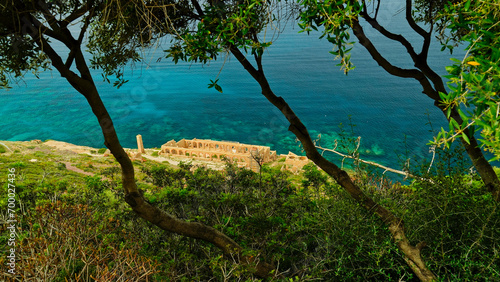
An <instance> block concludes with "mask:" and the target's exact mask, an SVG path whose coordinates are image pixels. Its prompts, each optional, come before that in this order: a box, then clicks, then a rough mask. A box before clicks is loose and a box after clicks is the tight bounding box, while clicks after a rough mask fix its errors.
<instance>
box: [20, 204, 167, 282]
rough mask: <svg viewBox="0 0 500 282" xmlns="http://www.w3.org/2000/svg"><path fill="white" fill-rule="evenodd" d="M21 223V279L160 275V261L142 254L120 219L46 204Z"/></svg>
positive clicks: (129, 278)
mask: <svg viewBox="0 0 500 282" xmlns="http://www.w3.org/2000/svg"><path fill="white" fill-rule="evenodd" d="M23 222H24V227H23V228H22V230H23V231H24V232H23V234H22V235H21V236H20V238H19V241H18V242H19V246H18V247H17V248H16V251H18V254H19V257H18V260H17V261H16V263H17V264H18V265H17V269H18V274H19V276H20V277H21V279H22V280H23V281H28V280H34V279H37V280H39V279H41V280H43V281H67V279H68V278H71V279H75V280H76V281H91V280H92V281H139V280H140V281H142V280H147V279H148V278H149V279H151V278H152V276H153V275H154V274H156V273H158V270H157V266H158V265H157V263H156V262H154V261H153V260H152V259H150V258H146V257H144V256H141V255H139V245H137V244H134V242H132V241H131V240H128V238H129V236H130V235H129V234H128V233H127V232H126V231H125V230H124V229H123V228H122V224H121V222H120V221H119V220H116V219H113V218H107V217H106V216H104V215H102V214H99V213H96V212H95V211H94V210H93V209H92V208H91V207H89V206H85V205H71V204H65V203H63V202H56V203H52V204H46V205H43V206H39V207H37V208H36V210H32V211H30V212H29V213H28V214H25V215H24V216H23ZM45 266H47V267H45Z"/></svg>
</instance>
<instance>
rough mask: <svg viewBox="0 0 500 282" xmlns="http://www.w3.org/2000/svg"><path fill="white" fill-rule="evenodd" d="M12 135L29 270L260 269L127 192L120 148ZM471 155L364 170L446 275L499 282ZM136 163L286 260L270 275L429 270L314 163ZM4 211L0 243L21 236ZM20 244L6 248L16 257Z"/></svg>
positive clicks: (66, 273)
mask: <svg viewBox="0 0 500 282" xmlns="http://www.w3.org/2000/svg"><path fill="white" fill-rule="evenodd" d="M4 143H5V145H7V146H8V148H5V147H4V146H2V145H0V168H1V171H2V178H1V179H0V186H1V189H2V195H4V196H3V197H2V198H0V202H1V204H2V207H5V206H6V205H7V197H6V195H7V186H8V181H7V179H8V178H7V174H8V169H12V168H15V174H16V177H15V185H16V190H15V193H16V200H17V201H16V209H15V210H16V219H17V220H18V225H17V233H18V237H17V240H16V244H17V245H16V250H17V251H16V252H17V254H16V255H17V256H18V261H17V266H16V268H17V271H18V273H20V274H21V277H22V279H21V280H18V281H39V280H42V281H209V280H211V281H257V280H258V279H257V278H255V277H254V276H253V275H252V274H251V273H252V271H251V269H250V268H252V265H251V264H250V265H239V264H234V263H232V262H231V259H230V258H229V259H228V258H224V257H223V255H222V253H221V252H220V251H219V250H218V249H217V248H216V247H214V246H213V245H211V244H208V243H205V242H202V241H197V240H195V239H192V238H187V237H183V236H179V235H176V234H170V233H166V232H164V231H162V230H160V229H159V228H157V227H156V226H153V225H152V224H150V223H148V222H146V221H144V220H141V219H140V218H138V217H137V216H136V215H135V213H134V212H133V211H132V209H131V208H130V207H129V206H128V205H127V204H126V203H125V202H124V201H123V196H124V195H123V190H122V187H121V178H120V169H119V168H118V165H117V163H116V161H115V160H114V159H113V157H112V156H105V155H103V154H100V153H102V151H101V152H98V151H97V150H96V151H95V152H93V153H94V154H93V155H88V154H77V153H74V152H71V151H68V150H57V149H54V148H53V147H49V146H47V145H45V144H43V143H41V144H39V143H33V142H4ZM457 156H458V157H457ZM459 156H460V154H458V153H453V152H450V151H440V152H439V153H438V155H437V159H436V160H435V164H434V165H433V169H432V170H431V171H430V173H425V174H424V173H421V174H420V175H421V176H422V178H425V179H422V180H418V181H413V182H411V183H407V184H406V185H402V184H401V183H396V182H391V181H388V180H387V179H386V178H382V177H381V176H380V175H379V176H378V177H376V176H370V177H369V176H368V175H376V174H373V173H370V174H367V173H365V172H359V173H358V174H357V175H355V176H354V178H355V179H356V182H357V183H358V184H359V185H360V186H361V187H362V188H363V189H364V191H366V193H367V194H369V195H370V196H371V197H373V198H375V199H377V200H378V201H379V203H381V204H383V205H385V206H388V207H390V208H391V209H392V210H394V211H395V212H396V214H397V215H398V216H400V217H401V218H403V219H404V221H405V224H406V226H407V227H408V230H409V231H408V232H409V234H408V237H409V238H410V240H412V241H414V242H421V241H422V242H425V244H426V245H427V246H426V247H425V248H424V249H423V255H424V256H425V258H426V259H427V261H428V263H429V266H430V268H431V269H432V271H433V272H435V273H436V274H437V276H438V277H441V278H442V279H444V280H445V281H499V280H500V273H499V269H498V265H499V264H500V239H499V238H500V214H499V212H498V203H497V202H495V201H494V200H493V199H492V196H491V194H490V193H488V192H487V191H485V189H484V188H483V187H482V185H480V181H479V178H478V176H476V175H474V174H470V172H469V170H468V166H467V165H466V163H465V162H464V163H462V162H461V158H460V157H459ZM134 167H135V169H136V178H137V182H138V185H139V187H140V189H141V190H142V191H143V192H144V195H145V198H146V199H147V200H148V201H149V202H151V203H153V204H155V205H158V206H159V207H161V208H162V209H163V210H164V211H166V212H168V213H170V214H173V215H175V216H177V217H179V218H181V219H185V220H188V221H197V222H202V223H205V224H207V225H209V226H213V227H214V228H216V229H218V230H220V231H222V232H224V233H225V234H227V235H228V236H230V237H231V238H233V239H234V240H235V241H237V242H239V243H240V244H241V245H242V246H243V247H244V248H245V249H246V250H251V251H249V252H250V253H249V254H248V255H250V256H254V257H255V258H256V260H259V259H262V260H265V261H268V262H273V263H274V265H275V271H274V273H273V277H272V278H270V279H269V280H270V281H312V280H323V281H416V280H417V278H416V277H415V275H414V274H413V273H412V271H411V270H410V269H409V267H408V265H407V263H406V262H405V261H404V259H403V257H402V256H401V255H400V254H399V251H398V249H397V247H396V246H395V244H393V243H392V242H391V240H390V238H391V237H390V236H388V232H389V231H388V230H387V229H386V228H385V227H384V226H383V223H382V222H380V221H379V220H371V219H370V218H371V217H373V215H372V214H371V213H369V212H367V211H366V210H364V209H363V208H362V207H360V206H359V205H357V204H356V203H355V202H354V201H353V200H352V199H351V198H350V197H349V196H348V195H347V194H346V192H344V191H343V190H342V189H340V188H339V187H338V186H337V185H336V184H334V183H333V182H332V181H331V180H330V179H329V178H328V177H327V176H326V175H325V174H324V173H323V172H321V171H320V170H318V169H317V168H316V166H314V165H308V166H306V167H305V169H304V172H303V173H302V174H301V175H298V176H297V175H292V174H290V173H289V172H283V171H280V169H279V167H278V166H273V167H270V166H264V167H263V170H262V173H261V174H259V173H255V172H252V171H249V170H246V169H241V168H237V167H236V166H235V165H234V164H231V163H229V162H228V163H226V167H225V170H212V169H208V168H206V167H205V166H199V165H193V164H191V163H180V164H179V165H178V166H173V165H170V164H168V163H158V162H154V161H150V160H148V159H146V158H144V159H142V160H136V161H134ZM69 168H71V169H69ZM359 171H366V170H365V169H364V168H360V170H359ZM422 171H425V172H426V171H427V166H424V165H422ZM415 173H416V174H418V171H416V172H415ZM429 180H430V181H429ZM2 216H3V218H2V222H3V223H4V224H3V225H2V232H1V234H2V235H1V237H0V245H2V246H7V241H8V238H9V234H8V232H7V229H6V227H7V225H6V224H5V223H6V220H7V215H6V214H4V213H2ZM6 256H7V247H4V248H3V249H2V254H1V257H0V263H1V264H2V265H5V263H6V261H5V260H6ZM2 275H3V277H2V279H1V280H6V281H9V279H10V278H9V276H7V274H6V273H5V272H2ZM12 281H14V280H12Z"/></svg>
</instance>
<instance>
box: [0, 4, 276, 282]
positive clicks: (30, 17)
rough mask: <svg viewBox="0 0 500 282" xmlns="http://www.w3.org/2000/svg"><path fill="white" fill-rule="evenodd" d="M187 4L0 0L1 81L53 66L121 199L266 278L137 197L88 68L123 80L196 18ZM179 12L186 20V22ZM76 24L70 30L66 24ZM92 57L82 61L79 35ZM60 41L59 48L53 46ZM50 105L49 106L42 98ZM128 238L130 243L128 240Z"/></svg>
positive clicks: (218, 242) (203, 230) (238, 252)
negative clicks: (95, 131) (112, 173)
mask: <svg viewBox="0 0 500 282" xmlns="http://www.w3.org/2000/svg"><path fill="white" fill-rule="evenodd" d="M187 5H188V4H187V2H177V3H175V6H174V4H173V2H170V1H121V0H89V1H78V0H68V1H45V0H2V2H1V6H0V11H1V14H0V42H1V44H0V56H1V57H2V60H1V62H0V78H1V81H2V86H3V87H4V88H5V87H8V86H9V83H12V80H16V79H19V78H20V77H22V76H23V75H24V74H25V73H26V72H28V71H31V72H34V73H37V72H41V71H45V70H47V69H49V68H54V69H55V70H56V71H57V72H58V73H59V74H60V75H61V76H62V77H63V78H65V79H66V80H67V81H68V83H69V84H70V85H71V87H73V88H74V89H76V90H77V91H78V92H79V93H80V94H81V95H82V97H83V98H85V99H86V100H87V102H88V104H89V105H90V107H91V109H92V113H93V114H94V115H95V117H96V119H97V121H98V123H99V125H100V127H101V130H102V134H103V136H104V144H105V146H106V147H107V148H108V149H109V150H110V151H111V153H112V154H113V156H114V157H115V158H116V160H117V161H118V163H119V164H120V167H121V172H122V183H123V189H124V193H125V199H124V200H125V201H126V202H127V203H128V204H129V205H130V207H131V208H132V209H133V211H134V212H135V213H137V214H138V215H139V216H140V217H142V218H143V219H145V220H147V221H149V222H151V223H152V224H154V225H156V226H158V227H159V228H161V229H163V230H165V231H169V232H174V233H177V234H180V235H184V236H187V237H191V238H196V239H200V240H204V241H207V242H209V243H212V244H213V245H215V246H216V247H218V248H219V249H220V250H221V251H222V252H223V253H224V254H225V255H226V256H227V257H228V258H230V259H232V260H234V261H236V262H241V263H245V264H249V263H251V264H255V265H256V267H255V274H256V275H258V276H267V275H269V274H270V272H271V270H272V269H273V266H271V265H270V264H267V263H265V262H263V261H259V260H258V259H256V258H254V257H252V256H247V255H243V248H242V247H241V246H240V245H238V244H237V243H236V242H235V241H233V240H232V239H231V238H229V237H228V236H226V235H225V234H223V233H221V232H219V231H218V230H216V229H214V228H212V227H210V226H207V225H204V224H202V223H198V222H188V221H184V220H180V219H178V218H175V217H174V216H172V215H170V214H167V213H165V212H164V211H162V210H160V209H159V208H157V207H156V206H154V205H152V204H151V203H149V202H148V201H147V199H145V198H144V196H143V192H142V191H141V190H139V189H138V187H137V185H136V181H135V174H134V167H133V164H132V162H131V160H130V158H129V157H128V155H127V153H126V152H125V150H124V149H123V147H122V146H121V144H120V141H119V139H118V136H117V133H116V130H115V128H114V126H113V121H112V119H111V117H110V115H109V113H108V111H107V110H106V107H105V105H104V103H103V101H102V100H101V97H100V95H99V91H98V89H97V87H96V84H95V83H94V78H93V77H92V75H91V72H90V68H91V67H94V68H101V69H102V70H103V75H104V76H105V77H107V76H116V77H117V81H116V83H115V85H117V86H119V85H121V84H123V83H124V82H125V80H124V78H123V72H122V69H123V67H124V66H125V64H126V63H127V62H129V61H131V60H139V59H140V54H139V53H138V51H137V50H138V48H139V47H141V46H149V45H150V44H153V43H154V41H155V39H157V38H159V37H161V36H164V35H165V34H167V33H169V32H172V31H173V30H175V29H179V28H181V27H182V26H186V25H187V24H188V22H189V21H190V20H192V19H196V18H200V17H199V15H196V14H195V13H192V14H191V12H190V11H191V10H189V11H188V12H184V11H183V7H185V6H187ZM185 15H188V16H187V17H186V16H185ZM74 24H76V25H79V29H78V32H77V33H76V34H74V33H72V32H71V30H70V26H71V25H74ZM86 36H88V37H89V43H88V48H89V50H90V52H91V53H92V54H94V56H93V57H92V58H90V64H89V63H87V60H86V58H85V55H84V52H83V50H82V49H83V48H84V46H83V42H84V38H85V37H86ZM55 42H57V43H59V44H60V43H62V44H63V45H64V47H65V48H66V49H65V50H62V51H59V50H56V49H55V48H54V44H55ZM47 102H49V101H47ZM131 239H132V238H131Z"/></svg>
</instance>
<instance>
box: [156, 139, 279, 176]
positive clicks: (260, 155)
mask: <svg viewBox="0 0 500 282" xmlns="http://www.w3.org/2000/svg"><path fill="white" fill-rule="evenodd" d="M160 155H169V156H186V157H190V158H194V159H202V160H210V161H222V160H223V159H224V157H226V158H228V159H230V160H232V161H233V162H236V163H237V164H238V166H240V167H247V168H249V169H252V170H254V171H258V170H259V167H260V166H259V163H258V162H257V160H260V161H261V164H262V163H266V162H271V161H274V160H276V159H277V155H276V151H271V149H270V148H269V147H266V146H257V145H248V144H241V143H238V142H229V141H214V140H202V139H196V138H195V139H192V140H186V139H182V140H180V141H178V142H176V141H175V140H170V141H168V142H167V143H165V144H163V145H162V146H161V151H160Z"/></svg>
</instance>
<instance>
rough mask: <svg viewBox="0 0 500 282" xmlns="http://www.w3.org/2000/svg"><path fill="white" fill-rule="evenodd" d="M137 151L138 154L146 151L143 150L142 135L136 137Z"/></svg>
mask: <svg viewBox="0 0 500 282" xmlns="http://www.w3.org/2000/svg"><path fill="white" fill-rule="evenodd" d="M137 151H139V153H142V154H144V153H146V151H145V150H144V144H142V135H140V134H139V135H137Z"/></svg>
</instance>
